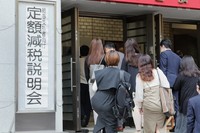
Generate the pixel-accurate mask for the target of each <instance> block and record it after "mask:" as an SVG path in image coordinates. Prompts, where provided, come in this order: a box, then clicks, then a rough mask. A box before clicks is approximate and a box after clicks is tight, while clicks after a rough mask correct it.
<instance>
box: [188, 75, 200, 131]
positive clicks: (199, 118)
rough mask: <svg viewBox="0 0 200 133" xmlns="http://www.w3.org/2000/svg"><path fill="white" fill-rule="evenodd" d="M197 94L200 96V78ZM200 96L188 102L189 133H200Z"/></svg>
mask: <svg viewBox="0 0 200 133" xmlns="http://www.w3.org/2000/svg"><path fill="white" fill-rule="evenodd" d="M197 92H198V93H199V94H200V78H199V79H198V83H197ZM199 101H200V95H197V96H194V97H192V98H190V99H189V101H188V110H187V133H199V132H200V102H199Z"/></svg>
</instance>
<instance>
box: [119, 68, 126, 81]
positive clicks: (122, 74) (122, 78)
mask: <svg viewBox="0 0 200 133" xmlns="http://www.w3.org/2000/svg"><path fill="white" fill-rule="evenodd" d="M119 76H120V81H121V82H123V81H125V79H124V71H123V70H120V73H119Z"/></svg>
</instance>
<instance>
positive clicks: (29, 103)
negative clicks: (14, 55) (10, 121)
mask: <svg viewBox="0 0 200 133" xmlns="http://www.w3.org/2000/svg"><path fill="white" fill-rule="evenodd" d="M54 14H55V9H54V5H53V4H51V3H35V2H33V3H31V2H19V6H18V112H44V111H54V110H55V94H54V93H55V77H54V76H55V16H54Z"/></svg>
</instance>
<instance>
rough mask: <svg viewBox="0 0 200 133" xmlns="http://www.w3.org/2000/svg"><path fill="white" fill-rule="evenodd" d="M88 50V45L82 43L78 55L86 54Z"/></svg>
mask: <svg viewBox="0 0 200 133" xmlns="http://www.w3.org/2000/svg"><path fill="white" fill-rule="evenodd" d="M88 52H89V47H88V46H87V45H82V46H81V47H80V55H81V56H87V55H88Z"/></svg>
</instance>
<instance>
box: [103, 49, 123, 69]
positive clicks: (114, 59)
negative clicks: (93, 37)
mask: <svg viewBox="0 0 200 133" xmlns="http://www.w3.org/2000/svg"><path fill="white" fill-rule="evenodd" d="M119 59H120V58H119V54H118V52H117V51H115V50H110V51H109V52H107V53H106V56H105V61H106V64H107V65H108V66H117V65H118V63H119Z"/></svg>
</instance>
